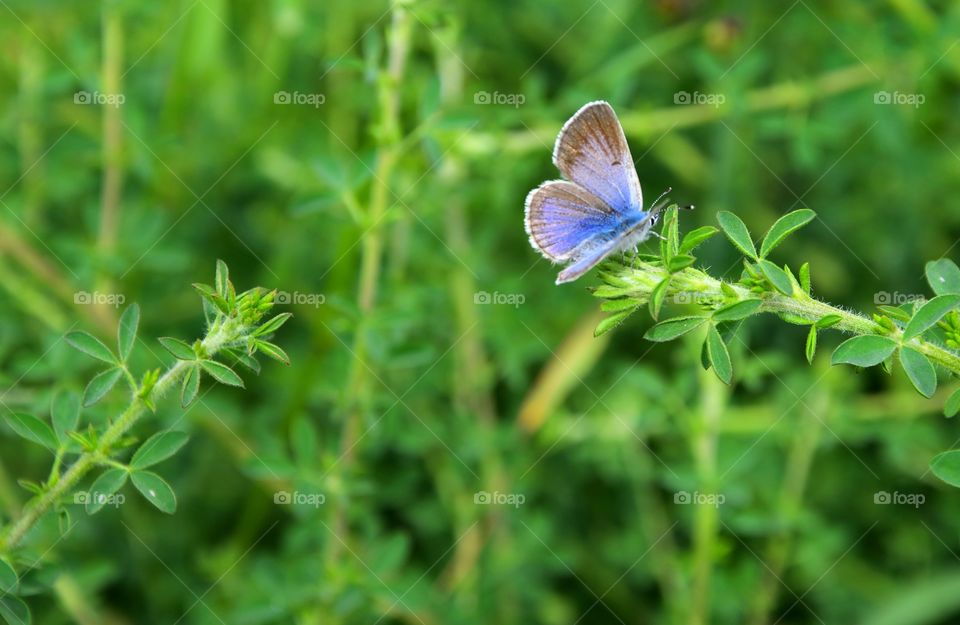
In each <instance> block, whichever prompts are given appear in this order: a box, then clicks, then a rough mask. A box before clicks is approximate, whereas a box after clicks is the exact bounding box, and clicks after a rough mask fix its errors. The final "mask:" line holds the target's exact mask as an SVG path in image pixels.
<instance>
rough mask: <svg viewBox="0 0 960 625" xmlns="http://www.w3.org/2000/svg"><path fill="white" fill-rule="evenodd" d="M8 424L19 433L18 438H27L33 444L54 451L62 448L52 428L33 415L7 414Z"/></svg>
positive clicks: (21, 413)
mask: <svg viewBox="0 0 960 625" xmlns="http://www.w3.org/2000/svg"><path fill="white" fill-rule="evenodd" d="M7 423H9V424H10V427H11V428H12V429H13V431H14V432H16V433H17V436H19V437H20V438H25V439H27V440H28V441H30V442H31V443H37V444H38V445H43V446H44V447H46V448H47V449H51V450H54V451H56V449H57V448H58V447H59V446H60V445H59V443H57V435H56V434H54V433H53V430H52V429H51V428H50V426H49V425H47V424H46V423H44V422H43V421H41V420H40V419H38V418H36V417H35V416H33V415H29V414H26V413H23V412H11V413H9V414H7Z"/></svg>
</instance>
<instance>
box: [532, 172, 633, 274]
mask: <svg viewBox="0 0 960 625" xmlns="http://www.w3.org/2000/svg"><path fill="white" fill-rule="evenodd" d="M524 221H525V225H526V230H527V234H528V235H529V236H530V243H531V244H533V246H534V247H535V248H536V249H538V250H539V251H540V253H541V254H543V255H544V256H546V257H547V258H549V259H550V260H552V261H555V262H559V261H567V260H571V259H576V258H579V257H580V256H581V253H582V251H583V250H584V249H585V248H591V249H592V248H593V247H596V246H597V244H598V243H599V242H603V241H607V240H609V239H611V238H615V236H616V234H617V233H618V232H620V231H621V230H622V228H623V226H624V223H623V221H624V220H623V215H621V214H620V213H618V212H617V211H614V210H613V209H612V208H610V207H609V206H608V205H607V204H606V203H605V202H604V201H603V200H601V199H600V198H598V197H597V196H595V195H593V194H592V193H590V192H589V191H587V190H586V189H584V188H583V187H581V186H580V185H578V184H575V183H573V182H567V181H565V180H554V181H551V182H545V183H543V184H542V185H540V186H539V187H537V188H536V189H534V190H533V191H531V192H530V194H529V195H527V202H526V214H525V220H524Z"/></svg>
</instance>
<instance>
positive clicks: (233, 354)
mask: <svg viewBox="0 0 960 625" xmlns="http://www.w3.org/2000/svg"><path fill="white" fill-rule="evenodd" d="M610 301H612V300H610ZM619 301H623V300H619ZM627 301H629V300H627ZM607 303H608V302H607V301H605V302H603V303H601V304H600V310H603V311H605V312H610V311H609V310H607V309H605V308H604V304H607ZM619 310H622V308H619V309H617V311H619ZM220 354H221V355H222V356H225V357H227V356H228V357H230V358H231V359H233V364H239V365H242V366H244V367H246V368H247V369H249V370H250V371H253V372H254V373H256V374H259V373H260V363H259V362H257V359H256V358H254V357H253V356H248V355H247V354H246V353H241V352H239V351H237V350H235V349H223V350H221V351H220Z"/></svg>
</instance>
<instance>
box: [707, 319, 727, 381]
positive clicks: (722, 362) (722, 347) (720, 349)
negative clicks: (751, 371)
mask: <svg viewBox="0 0 960 625" xmlns="http://www.w3.org/2000/svg"><path fill="white" fill-rule="evenodd" d="M707 358H708V359H709V360H710V365H711V366H712V367H713V372H714V373H716V374H717V377H718V378H720V381H721V382H723V383H724V384H730V379H731V378H732V377H733V366H732V365H731V364H730V352H728V351H727V346H726V344H725V343H724V342H723V338H722V337H721V336H720V333H719V332H717V327H716V326H714V325H711V326H710V328H709V329H707Z"/></svg>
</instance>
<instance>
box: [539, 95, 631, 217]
mask: <svg viewBox="0 0 960 625" xmlns="http://www.w3.org/2000/svg"><path fill="white" fill-rule="evenodd" d="M553 163H554V165H556V166H557V169H559V170H560V172H561V173H562V174H563V177H564V178H566V179H567V180H570V181H571V182H575V183H577V184H578V185H580V186H581V187H583V188H584V189H586V190H587V191H589V192H591V193H592V194H593V195H595V196H597V197H598V198H600V199H601V200H603V201H604V202H605V203H606V204H607V205H608V206H610V207H611V208H613V209H614V210H616V211H617V212H619V213H623V214H626V213H630V212H632V211H639V210H642V208H643V194H642V192H641V190H640V180H639V179H638V178H637V170H636V169H635V168H634V166H633V157H632V156H630V146H628V145H627V139H626V137H625V136H624V135H623V128H622V127H621V126H620V120H618V119H617V114H616V113H614V111H613V107H611V106H610V105H609V104H608V103H606V102H603V101H596V102H590V103H589V104H585V105H584V106H583V107H582V108H581V109H580V110H579V111H577V112H576V113H575V114H574V115H573V117H571V118H570V120H569V121H567V123H566V124H564V125H563V128H562V129H561V130H560V134H559V135H557V143H556V145H555V146H554V148H553Z"/></svg>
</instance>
